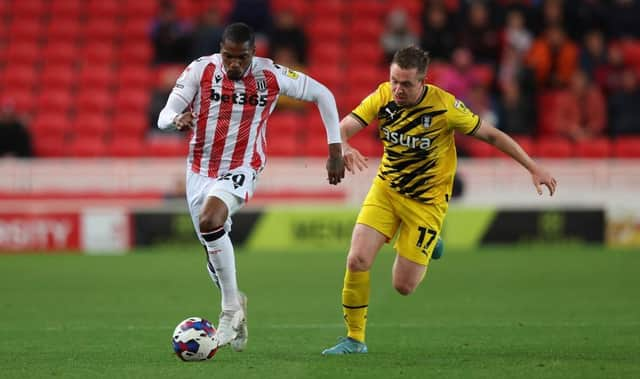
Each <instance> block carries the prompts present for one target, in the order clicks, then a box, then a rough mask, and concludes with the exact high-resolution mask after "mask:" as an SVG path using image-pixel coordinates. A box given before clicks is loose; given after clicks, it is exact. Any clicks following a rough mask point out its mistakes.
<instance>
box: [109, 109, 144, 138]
mask: <svg viewBox="0 0 640 379" xmlns="http://www.w3.org/2000/svg"><path fill="white" fill-rule="evenodd" d="M151 127H152V126H151V123H150V122H149V119H148V116H147V115H146V113H139V112H116V113H115V115H114V118H113V122H112V125H111V130H112V132H113V135H114V136H118V135H126V136H129V137H132V138H138V139H142V138H143V137H144V136H145V134H146V133H147V131H149V129H150V128H151Z"/></svg>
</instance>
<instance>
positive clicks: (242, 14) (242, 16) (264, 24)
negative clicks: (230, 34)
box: [229, 0, 273, 42]
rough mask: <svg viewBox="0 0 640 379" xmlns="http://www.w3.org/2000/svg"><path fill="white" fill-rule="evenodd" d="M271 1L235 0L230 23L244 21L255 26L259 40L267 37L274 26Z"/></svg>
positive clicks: (230, 14)
mask: <svg viewBox="0 0 640 379" xmlns="http://www.w3.org/2000/svg"><path fill="white" fill-rule="evenodd" d="M270 3H271V2H270V1H269V0H235V1H234V2H233V7H232V8H231V12H230V13H229V23H233V22H244V23H245V24H247V25H249V26H251V27H252V28H253V30H254V31H255V33H256V37H257V38H258V40H260V39H266V38H267V37H268V36H269V34H270V33H271V28H272V27H273V16H272V14H271V4H270ZM256 42H257V41H256Z"/></svg>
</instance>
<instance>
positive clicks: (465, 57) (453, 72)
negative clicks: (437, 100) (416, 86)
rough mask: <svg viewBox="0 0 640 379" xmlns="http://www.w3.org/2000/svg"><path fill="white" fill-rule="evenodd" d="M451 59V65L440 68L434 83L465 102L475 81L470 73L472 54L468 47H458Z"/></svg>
mask: <svg viewBox="0 0 640 379" xmlns="http://www.w3.org/2000/svg"><path fill="white" fill-rule="evenodd" d="M451 59H452V61H451V65H450V66H449V67H447V68H445V69H442V72H441V73H440V74H439V75H438V80H437V82H436V83H435V84H436V85H438V86H440V87H442V88H443V89H444V90H446V91H448V92H452V93H455V94H456V96H458V98H459V99H461V100H462V101H464V102H466V101H467V100H468V99H469V93H470V92H471V87H472V85H473V84H474V81H475V78H474V77H473V75H472V68H473V55H472V54H471V51H470V50H469V49H467V48H465V47H459V48H457V49H455V50H454V51H453V55H452V58H451Z"/></svg>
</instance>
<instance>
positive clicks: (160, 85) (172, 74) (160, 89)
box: [149, 45, 220, 135]
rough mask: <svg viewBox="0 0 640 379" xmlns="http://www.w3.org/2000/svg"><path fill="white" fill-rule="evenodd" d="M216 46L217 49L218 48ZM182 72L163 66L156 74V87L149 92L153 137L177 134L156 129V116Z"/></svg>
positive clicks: (175, 68)
mask: <svg viewBox="0 0 640 379" xmlns="http://www.w3.org/2000/svg"><path fill="white" fill-rule="evenodd" d="M219 46H220V45H218V47H217V48H219ZM181 72H182V67H181V66H178V65H173V66H165V67H163V68H162V69H160V70H159V72H158V80H157V83H156V86H155V87H154V89H153V91H152V92H151V100H150V101H149V122H150V124H149V132H150V134H154V135H168V134H176V135H177V134H179V133H178V132H177V131H175V130H173V129H168V130H161V129H158V127H157V120H158V116H160V111H162V108H164V105H165V104H166V103H167V99H169V95H170V94H171V91H172V90H173V86H174V85H175V84H176V80H177V79H178V76H180V73H181Z"/></svg>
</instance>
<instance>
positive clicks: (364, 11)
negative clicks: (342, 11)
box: [349, 0, 388, 24]
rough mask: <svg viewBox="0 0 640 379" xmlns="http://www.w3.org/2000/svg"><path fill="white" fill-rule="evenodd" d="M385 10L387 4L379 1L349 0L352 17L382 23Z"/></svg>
mask: <svg viewBox="0 0 640 379" xmlns="http://www.w3.org/2000/svg"><path fill="white" fill-rule="evenodd" d="M387 10H388V6H387V4H385V3H383V2H381V1H369V0H352V1H350V2H349V13H351V18H352V19H359V20H371V21H372V22H375V23H379V24H382V23H383V22H384V16H385V12H386V11H387ZM376 21H377V22H376Z"/></svg>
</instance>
